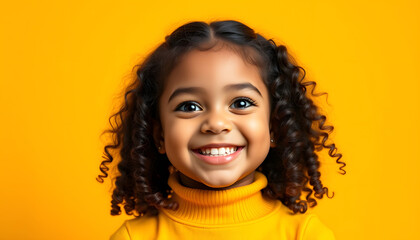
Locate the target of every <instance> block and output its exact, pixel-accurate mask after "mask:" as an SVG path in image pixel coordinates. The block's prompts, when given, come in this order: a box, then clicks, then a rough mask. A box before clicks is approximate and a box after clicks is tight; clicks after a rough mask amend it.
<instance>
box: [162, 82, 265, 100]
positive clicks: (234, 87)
mask: <svg viewBox="0 0 420 240" xmlns="http://www.w3.org/2000/svg"><path fill="white" fill-rule="evenodd" d="M224 89H225V90H242V89H250V90H252V91H255V92H256V93H258V94H259V95H260V96H261V97H262V94H261V92H260V91H259V90H258V88H256V87H255V86H254V85H252V84H251V83H238V84H230V85H227V86H225V87H224ZM184 93H190V94H203V93H204V88H201V87H188V88H178V89H176V90H175V91H174V92H173V93H172V94H171V96H170V97H169V100H168V103H169V102H170V101H171V100H172V99H173V98H175V97H176V96H178V95H181V94H184Z"/></svg>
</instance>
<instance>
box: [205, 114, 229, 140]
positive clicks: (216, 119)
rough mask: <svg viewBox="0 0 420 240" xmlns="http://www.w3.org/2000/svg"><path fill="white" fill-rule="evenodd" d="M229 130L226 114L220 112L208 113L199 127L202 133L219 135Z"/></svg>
mask: <svg viewBox="0 0 420 240" xmlns="http://www.w3.org/2000/svg"><path fill="white" fill-rule="evenodd" d="M231 130H232V123H231V121H230V120H229V119H228V118H227V116H226V113H222V111H211V112H208V113H207V116H206V118H205V119H204V121H203V124H202V125H201V132H202V133H213V134H220V133H222V132H230V131H231Z"/></svg>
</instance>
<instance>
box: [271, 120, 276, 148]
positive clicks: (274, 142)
mask: <svg viewBox="0 0 420 240" xmlns="http://www.w3.org/2000/svg"><path fill="white" fill-rule="evenodd" d="M276 146H277V145H276V140H274V133H273V131H271V122H270V147H271V148H274V147H276Z"/></svg>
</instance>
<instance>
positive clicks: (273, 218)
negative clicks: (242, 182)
mask: <svg viewBox="0 0 420 240" xmlns="http://www.w3.org/2000/svg"><path fill="white" fill-rule="evenodd" d="M168 184H169V186H170V187H171V188H172V190H173V191H174V193H173V197H172V198H173V199H174V200H176V201H177V202H178V203H179V209H178V210H176V211H172V210H166V209H161V210H160V212H159V214H158V215H157V216H149V215H145V216H143V217H139V218H135V219H131V220H126V221H125V222H124V224H123V225H122V226H121V227H120V228H119V229H118V230H117V231H116V232H115V233H114V234H113V235H112V236H111V238H110V240H127V239H132V240H134V239H135V240H137V239H147V240H148V239H199V240H205V239H212V240H214V239H216V240H221V239H229V240H232V239H241V240H244V239H265V240H267V239H302V240H303V239H311V240H315V239H323V240H330V239H335V238H334V234H333V233H332V231H331V230H330V229H329V228H328V227H326V226H325V225H324V224H323V223H322V222H321V221H320V220H319V219H318V217H317V216H316V215H314V214H296V215H292V214H291V211H290V210H289V209H288V208H287V207H286V206H284V205H283V204H282V203H281V202H280V201H278V200H270V199H267V198H265V197H263V195H262V194H261V191H260V190H261V189H263V188H265V187H266V186H267V178H266V177H265V176H264V175H263V174H262V173H260V172H255V179H254V182H253V183H251V184H249V185H246V186H242V187H236V188H232V189H227V190H217V191H213V190H201V189H193V188H188V187H184V186H182V185H181V184H180V183H179V180H178V174H177V173H176V172H175V173H174V174H172V175H170V177H169V180H168Z"/></svg>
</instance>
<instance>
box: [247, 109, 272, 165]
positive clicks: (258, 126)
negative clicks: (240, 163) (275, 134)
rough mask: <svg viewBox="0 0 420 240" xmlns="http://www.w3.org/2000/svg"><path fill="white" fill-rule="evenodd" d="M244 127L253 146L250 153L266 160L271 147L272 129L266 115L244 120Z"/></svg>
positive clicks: (250, 144) (249, 142) (250, 145)
mask: <svg viewBox="0 0 420 240" xmlns="http://www.w3.org/2000/svg"><path fill="white" fill-rule="evenodd" d="M242 129H243V130H242V132H243V133H244V135H245V138H246V139H247V141H248V144H249V147H250V148H251V149H250V151H251V152H250V154H251V155H252V156H255V157H257V158H263V159H262V160H264V159H265V157H266V156H267V154H268V151H269V149H270V129H269V123H268V120H267V118H266V116H264V115H259V116H258V117H255V118H251V119H249V120H248V121H246V122H244V124H243V126H242ZM252 156H251V157H252Z"/></svg>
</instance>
